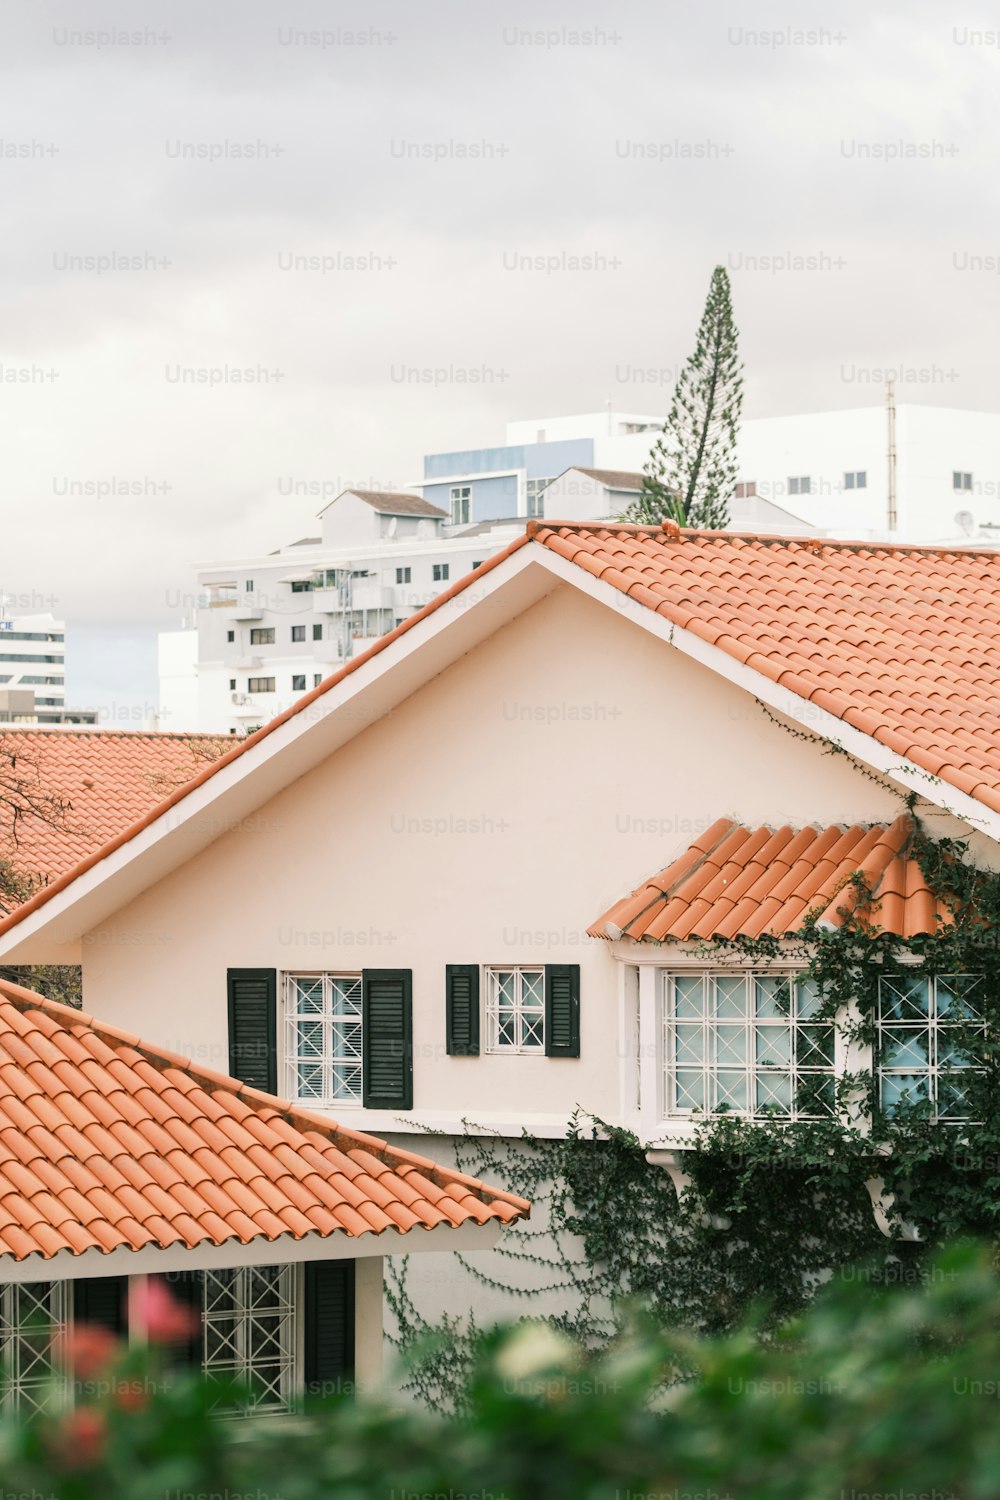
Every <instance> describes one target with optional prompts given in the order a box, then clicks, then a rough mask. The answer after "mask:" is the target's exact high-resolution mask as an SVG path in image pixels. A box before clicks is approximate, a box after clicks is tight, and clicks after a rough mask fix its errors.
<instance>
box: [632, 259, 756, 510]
mask: <svg viewBox="0 0 1000 1500" xmlns="http://www.w3.org/2000/svg"><path fill="white" fill-rule="evenodd" d="M742 405H743V365H742V363H741V361H740V359H739V354H738V350H737V330H736V326H735V324H734V323H733V304H732V296H731V292H730V286H729V275H728V272H727V271H726V270H725V268H724V267H723V266H716V268H715V270H714V271H713V272H712V282H711V285H710V287H709V291H708V299H707V301H706V302H705V311H704V313H703V314H702V319H701V326H700V327H699V329H698V341H697V345H696V347H695V351H694V353H693V354H692V355H691V357H690V359H689V360H688V362H687V364H686V365H685V366H684V369H683V370H682V371H681V375H680V379H679V380H678V382H677V385H676V388H675V390H674V399H673V404H672V406H671V408H670V415H669V416H668V418H667V421H666V424H665V426H664V429H663V433H662V435H661V436H660V437H659V438H658V439H657V441H656V444H655V446H654V447H653V450H652V452H651V453H650V455H649V458H648V459H647V460H646V467H645V470H644V471H643V476H642V491H641V493H640V494H639V497H638V499H637V500H635V501H634V502H633V503H632V505H630V506H629V508H628V510H627V511H626V513H625V519H626V520H629V521H638V522H640V523H644V524H646V525H650V524H652V525H656V524H658V523H659V522H660V521H662V520H672V521H676V522H677V523H678V524H679V525H681V526H706V527H721V526H726V525H727V524H728V522H729V501H730V499H731V497H732V493H733V487H734V485H735V483H736V436H737V431H738V428H739V420H740V410H741V408H742Z"/></svg>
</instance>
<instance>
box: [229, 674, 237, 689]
mask: <svg viewBox="0 0 1000 1500" xmlns="http://www.w3.org/2000/svg"><path fill="white" fill-rule="evenodd" d="M229 691H230V692H231V693H235V691H236V678H235V677H230V679H229Z"/></svg>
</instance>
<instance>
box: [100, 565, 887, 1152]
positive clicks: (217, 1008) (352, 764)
mask: <svg viewBox="0 0 1000 1500" xmlns="http://www.w3.org/2000/svg"><path fill="white" fill-rule="evenodd" d="M899 810H900V804H899V801H898V799H897V798H896V797H895V796H893V795H892V794H891V793H890V792H889V791H888V790H887V789H885V788H883V787H882V786H881V785H879V784H876V783H875V782H874V781H873V780H871V779H869V778H868V777H866V776H864V775H862V774H860V773H859V772H858V771H857V770H855V769H852V767H851V764H850V763H849V762H848V760H847V758H846V757H844V756H829V755H824V754H823V753H822V747H821V745H819V744H811V743H804V742H803V741H802V740H801V739H797V738H795V737H793V736H792V735H791V734H789V733H787V732H786V731H785V730H783V729H782V728H781V727H780V726H779V725H778V724H776V723H774V722H773V721H772V720H770V719H768V718H767V717H766V716H765V714H764V712H763V711H762V710H761V708H760V707H759V706H758V705H757V704H756V703H755V702H754V701H753V700H752V699H751V698H750V697H749V696H748V695H747V694H746V693H744V692H743V691H742V690H740V689H737V688H735V687H733V686H732V685H730V684H728V683H726V682H723V681H722V680H720V679H719V678H717V677H715V676H714V675H713V674H712V673H710V672H708V671H707V670H705V669H704V668H702V667H700V666H698V665H697V664H695V663H693V662H691V661H690V660H688V659H686V658H684V657H682V656H681V655H680V654H679V653H678V652H676V651H674V650H672V649H671V648H670V647H668V646H665V645H664V644H662V643H660V642H658V641H656V640H654V639H652V638H651V637H650V636H649V635H648V634H646V633H645V632H644V631H643V630H642V629H640V628H639V627H638V626H637V625H636V624H635V623H634V621H633V620H632V619H630V618H629V617H628V614H627V613H625V612H623V613H622V614H620V615H619V614H617V613H611V612H609V611H608V610H607V609H605V608H604V607H602V606H600V605H598V604H595V603H594V602H592V601H591V600H588V599H586V598H585V597H583V596H581V595H580V594H578V593H577V592H576V591H575V590H572V589H570V588H567V587H565V586H560V587H559V588H558V589H557V590H556V591H555V593H554V594H552V595H550V596H549V597H548V598H547V599H545V600H543V601H542V602H541V603H540V604H538V605H536V606H535V607H534V608H533V609H532V610H530V611H528V612H527V613H526V614H525V615H523V616H521V617H520V618H518V619H517V620H515V621H514V623H513V624H511V625H509V626H508V627H507V628H506V629H504V630H502V631H501V632H499V633H498V634H497V635H495V636H494V637H492V638H491V639H490V640H488V641H487V642H486V643H485V644H483V645H482V646H481V647H479V648H478V649H477V650H475V651H473V652H471V653H470V654H468V655H467V656H466V657H464V658H463V659H461V660H460V661H459V662H458V663H457V664H455V665H454V666H453V667H451V668H450V669H449V670H447V671H446V672H444V673H443V674H442V675H441V676H439V677H438V678H436V679H434V680H432V681H431V682H430V683H429V684H428V685H427V686H426V687H425V688H424V689H423V690H422V691H421V692H419V693H418V694H416V695H415V696H414V697H412V698H410V699H409V700H408V701H406V702H405V703H403V704H402V705H401V706H400V707H399V708H398V709H397V710H396V711H395V712H394V713H392V714H391V715H389V716H388V717H387V718H385V719H383V720H382V721H380V722H379V723H378V724H376V725H375V726H374V727H371V728H369V729H367V730H366V731H365V732H364V733H362V734H360V735H359V736H358V737H357V739H355V740H354V741H353V742H351V743H349V744H348V745H346V746H345V747H344V748H343V749H342V750H340V751H339V752H338V753H337V754H336V755H335V756H333V757H332V758H331V759H330V760H329V761H327V762H326V763H325V764H324V765H323V766H322V767H320V768H319V769H317V770H316V771H314V772H312V773H310V774H309V775H308V776H306V777H303V778H302V779H301V780H300V781H299V782H297V783H296V784H294V785H293V786H291V787H289V788H287V789H286V790H285V791H284V792H282V793H281V794H280V795H279V796H277V797H275V798H274V799H273V801H271V802H270V803H268V804H267V805H266V806H264V807H262V808H261V809H260V810H259V812H257V813H256V814H255V815H254V816H253V817H252V818H249V819H247V820H245V822H244V825H243V826H242V827H241V828H240V829H238V830H235V831H233V832H230V833H228V834H226V835H224V836H223V837H221V838H220V839H218V840H217V841H216V842H215V843H214V844H213V845H211V846H210V847H209V848H208V849H207V850H205V851H204V852H203V853H202V854H201V855H200V856H198V857H197V858H196V859H195V860H194V861H193V862H192V863H191V864H189V865H188V866H186V867H185V868H183V869H181V870H178V871H177V872H175V873H174V874H173V875H171V876H170V877H168V878H167V879H165V880H163V881H161V882H160V883H159V884H158V885H156V886H155V887H153V888H151V889H150V890H148V891H146V892H145V893H144V894H143V895H142V896H140V897H139V898H138V899H137V900H135V901H133V902H132V903H131V904H130V905H129V906H128V907H127V908H125V909H124V910H122V911H121V912H120V913H119V914H118V915H117V916H116V917H115V918H114V919H113V920H112V921H110V922H108V923H106V924H104V925H103V926H102V927H100V928H98V929H96V930H95V931H93V932H91V933H89V934H87V936H86V938H85V941H84V945H83V955H84V956H83V969H84V1004H85V1006H86V1008H87V1009H89V1010H91V1011H93V1012H94V1013H95V1014H97V1015H98V1016H101V1017H103V1018H105V1019H107V1020H110V1021H113V1022H115V1023H117V1024H119V1025H121V1026H124V1027H126V1028H128V1029H130V1030H133V1031H135V1032H138V1033H139V1034H140V1035H142V1036H143V1037H144V1038H146V1039H148V1040H149V1041H151V1042H155V1043H159V1044H162V1045H165V1046H167V1047H170V1048H173V1049H175V1050H176V1051H179V1052H184V1053H186V1054H188V1055H190V1056H192V1057H194V1058H196V1059H197V1060H198V1061H201V1062H203V1063H206V1064H208V1065H210V1066H213V1067H217V1068H220V1069H223V1070H224V1069H225V1068H226V1067H227V1057H228V1053H227V1040H226V969H227V967H232V966H257V965H260V966H265V967H274V968H277V969H278V970H279V971H288V970H302V969H306V970H310V969H313V970H314V969H323V968H329V969H335V970H337V969H342V970H347V971H352V970H358V969H360V968H362V967H365V966H369V967H391V968H400V967H402V968H410V969H412V970H413V988H414V1112H413V1113H414V1117H415V1118H416V1119H417V1120H418V1121H421V1122H423V1123H424V1124H426V1123H435V1124H438V1125H442V1126H447V1124H448V1123H449V1122H450V1123H451V1124H452V1125H457V1123H458V1121H459V1120H460V1119H461V1117H462V1116H463V1115H467V1114H468V1113H470V1111H471V1110H473V1109H474V1110H475V1112H476V1114H477V1115H478V1116H479V1117H480V1118H481V1119H482V1120H483V1121H484V1122H487V1123H488V1122H491V1121H492V1122H494V1123H498V1122H504V1121H506V1122H510V1121H511V1119H513V1120H514V1121H515V1122H520V1123H524V1124H526V1125H528V1126H529V1127H530V1128H533V1129H544V1128H546V1126H549V1127H551V1128H553V1129H558V1131H559V1133H561V1126H559V1125H558V1122H559V1120H560V1119H563V1118H565V1116H566V1115H568V1114H569V1113H570V1112H571V1111H572V1110H573V1108H574V1107H575V1106H576V1105H582V1106H583V1107H585V1108H586V1109H588V1110H593V1111H594V1112H596V1113H598V1114H600V1115H602V1116H604V1117H605V1118H608V1119H614V1118H616V1117H617V1115H618V1110H619V1073H620V1069H619V1066H618V1052H619V1040H618V998H617V994H618V991H617V985H618V975H617V967H616V965H615V963H614V960H613V958H612V956H611V954H610V952H609V950H608V946H607V944H605V943H603V942H600V941H588V940H587V939H586V938H585V936H584V932H585V928H586V926H587V924H588V923H589V922H591V921H593V920H594V918H595V917H597V916H598V915H599V914H600V913H601V912H602V911H603V910H604V909H605V908H606V907H607V906H609V905H610V904H611V903H612V902H613V901H614V900H616V899H617V898H618V897H620V896H621V895H622V894H624V893H625V892H627V891H628V890H630V889H631V888H632V887H634V886H635V885H637V884H638V883H639V882H640V881H641V880H642V879H644V878H645V877H646V876H648V875H649V874H651V873H653V872H655V871H656V870H658V869H660V868H662V867H663V866H664V865H666V864H667V863H668V862H669V861H670V860H671V859H673V858H674V857H675V856H676V855H677V854H678V853H680V852H681V851H682V850H683V849H684V848H686V847H687V845H688V844H689V843H690V842H691V840H692V839H693V838H694V837H695V836H697V834H698V833H699V832H701V831H702V830H704V829H705V828H706V827H708V826H709V825H710V824H711V823H713V822H714V821H715V820H716V819H717V818H718V817H720V816H724V815H728V816H732V817H737V818H740V819H742V820H743V821H745V822H748V823H751V824H753V823H772V824H776V825H777V824H781V823H782V822H784V821H789V822H792V823H799V824H801V823H806V822H813V821H819V822H823V823H826V822H835V821H839V820H850V821H854V820H860V821H866V820H878V819H880V818H887V817H893V816H895V815H897V814H898V812H899ZM577 961H578V962H579V963H580V965H581V968H582V975H581V1056H580V1058H579V1059H578V1060H576V1059H574V1060H566V1059H546V1058H544V1057H530V1056H529V1057H514V1056H509V1055H508V1056H481V1057H479V1058H449V1057H447V1056H446V1054H445V1002H444V966H445V964H446V963H462V962H475V963H485V964H501V963H514V962H525V963H529V962H538V963H545V962H577ZM281 1086H282V1087H283V1086H284V1085H283V1084H282V1085H281ZM340 1114H341V1117H342V1118H343V1119H344V1120H345V1121H348V1120H350V1121H352V1122H354V1123H357V1124H358V1125H359V1126H360V1127H362V1128H376V1129H383V1130H385V1129H390V1128H393V1127H394V1126H395V1128H397V1129H398V1128H399V1124H400V1122H399V1121H393V1120H391V1119H388V1118H386V1117H384V1116H381V1115H379V1116H374V1115H372V1114H370V1113H368V1112H365V1111H363V1110H361V1109H360V1108H358V1109H354V1110H351V1109H349V1108H346V1107H345V1108H343V1109H342V1110H341V1111H340Z"/></svg>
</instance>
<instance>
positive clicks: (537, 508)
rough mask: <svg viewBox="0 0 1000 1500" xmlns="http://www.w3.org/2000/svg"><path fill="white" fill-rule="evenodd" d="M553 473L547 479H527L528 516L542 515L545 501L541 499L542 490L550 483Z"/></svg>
mask: <svg viewBox="0 0 1000 1500" xmlns="http://www.w3.org/2000/svg"><path fill="white" fill-rule="evenodd" d="M552 479H553V475H551V474H550V475H549V477H548V478H547V479H529V480H528V482H527V486H526V489H527V502H528V515H529V516H544V514H545V502H544V500H543V499H542V491H543V490H544V488H545V486H546V485H547V484H551V483H552Z"/></svg>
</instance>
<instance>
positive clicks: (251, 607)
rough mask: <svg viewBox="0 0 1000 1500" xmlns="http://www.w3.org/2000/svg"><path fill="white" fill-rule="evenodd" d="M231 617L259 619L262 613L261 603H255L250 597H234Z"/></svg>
mask: <svg viewBox="0 0 1000 1500" xmlns="http://www.w3.org/2000/svg"><path fill="white" fill-rule="evenodd" d="M232 611H233V612H232V615H231V617H230V618H231V619H233V620H259V619H260V618H261V616H262V615H263V613H264V608H263V605H260V604H255V603H254V601H253V600H252V599H250V598H247V599H234V600H233V606H232Z"/></svg>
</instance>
